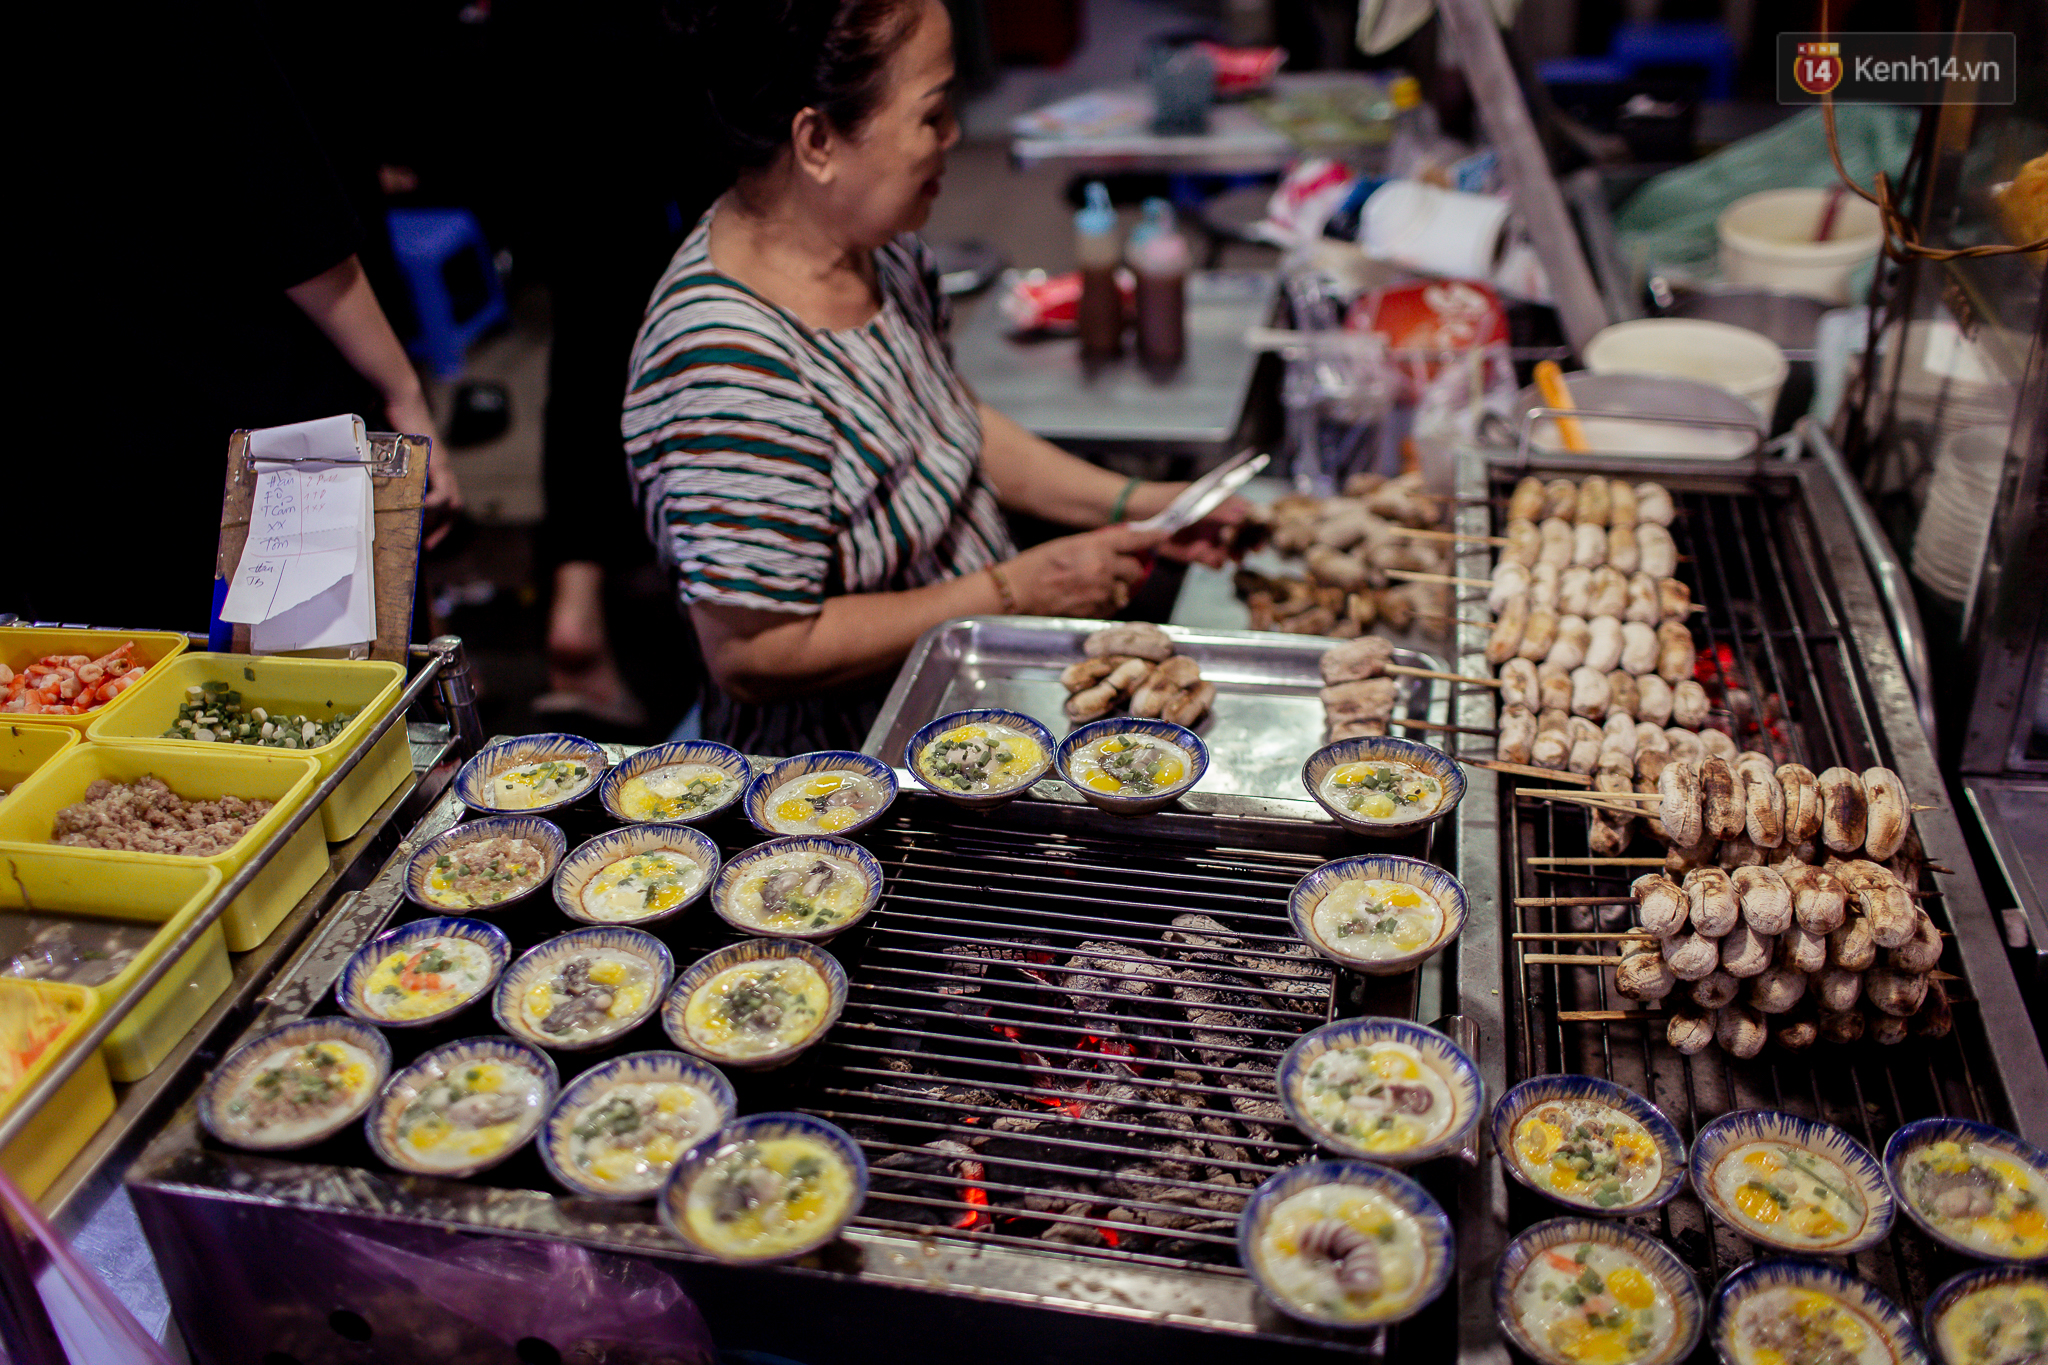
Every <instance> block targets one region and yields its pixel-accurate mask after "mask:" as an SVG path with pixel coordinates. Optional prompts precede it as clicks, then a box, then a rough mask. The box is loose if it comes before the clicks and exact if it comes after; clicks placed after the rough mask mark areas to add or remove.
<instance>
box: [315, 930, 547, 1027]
mask: <svg viewBox="0 0 2048 1365" xmlns="http://www.w3.org/2000/svg"><path fill="white" fill-rule="evenodd" d="M511 960H512V941H511V940H510V939H508V938H506V937H505V931H504V930H502V929H500V928H498V926H497V925H495V924H486V923H485V922H484V921H482V920H480V919H462V918H458V917H456V916H453V915H436V916H434V917H432V918H430V919H417V920H414V921H413V922H412V923H410V924H403V925H400V926H399V927H398V928H396V929H391V930H388V931H386V932H384V933H382V934H379V935H377V937H375V938H373V939H371V940H370V941H369V942H368V943H365V944H364V945H363V946H362V947H360V948H358V949H356V950H355V952H353V953H352V954H350V955H349V959H348V961H347V962H346V963H344V964H343V965H342V968H341V976H340V978H339V979H338V980H336V981H335V983H334V1001H335V1003H336V1004H338V1005H340V1006H341V1008H342V1009H343V1011H344V1012H346V1013H348V1014H349V1015H351V1016H353V1017H355V1018H357V1019H360V1020H362V1021H363V1022H364V1023H366V1024H374V1025H376V1026H377V1027H379V1028H425V1027H427V1026H428V1025H430V1024H438V1023H440V1022H442V1021H443V1020H445V1019H450V1018H453V1017H454V1016H455V1015H457V1014H460V1013H461V1012H462V1011H463V1010H466V1009H468V1008H469V1007H470V1006H471V1005H473V1004H475V1003H476V1002H477V1001H479V1000H482V999H483V998H484V997H486V996H488V995H489V994H490V993H491V987H493V986H495V985H497V983H498V977H499V975H500V974H501V973H502V972H503V971H504V970H505V964H506V963H508V962H510V961H511Z"/></svg>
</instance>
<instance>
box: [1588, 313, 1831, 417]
mask: <svg viewBox="0 0 2048 1365" xmlns="http://www.w3.org/2000/svg"><path fill="white" fill-rule="evenodd" d="M1584 356H1585V361H1586V368H1587V369H1589V370H1591V371H1592V372H1593V373H1595V374H1656V375H1664V376H1666V377H1667V378H1671V379H1694V380H1698V381H1699V382H1700V383H1702V384H1712V385H1713V386H1714V387H1715V388H1717V389H1726V390H1727V391H1728V392H1730V393H1732V394H1734V395H1735V396H1736V397H1738V398H1745V399H1748V400H1749V402H1751V403H1752V404H1754V405H1755V406H1756V410H1757V411H1758V412H1759V413H1761V414H1762V415H1763V419H1764V421H1765V422H1769V421H1770V420H1771V413H1772V411H1773V410H1774V409H1775V408H1776V407H1777V406H1778V390H1779V389H1782V388H1783V387H1785V376H1786V375H1787V374H1788V373H1790V372H1791V368H1792V367H1791V366H1790V365H1789V364H1787V363H1786V360H1785V352H1784V351H1783V350H1781V349H1780V348H1779V346H1778V343H1777V342H1775V341H1772V340H1771V339H1770V338H1769V337H1767V336H1765V335H1764V334H1763V333H1761V332H1752V331H1750V330H1749V329H1748V328H1747V327H1736V326H1732V325H1731V324H1729V323H1725V322H1707V321H1705V320H1703V319H1699V318H1641V319H1638V320H1637V321H1635V322H1617V323H1615V324H1614V325H1613V326H1612V327H1603V328H1601V329H1600V330H1599V331H1598V332H1596V333H1594V334H1593V339H1592V340H1591V341H1589V342H1587V343H1586V349H1585V353H1584Z"/></svg>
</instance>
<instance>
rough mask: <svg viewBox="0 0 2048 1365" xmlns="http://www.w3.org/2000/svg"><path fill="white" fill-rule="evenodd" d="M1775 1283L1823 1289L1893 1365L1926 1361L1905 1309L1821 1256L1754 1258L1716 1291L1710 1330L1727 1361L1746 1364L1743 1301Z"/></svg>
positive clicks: (1718, 1352) (1718, 1351) (1920, 1364)
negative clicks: (1738, 1344)
mask: <svg viewBox="0 0 2048 1365" xmlns="http://www.w3.org/2000/svg"><path fill="white" fill-rule="evenodd" d="M1774 1289H1803V1290H1808V1291H1811V1292H1814V1293H1819V1294H1825V1295H1827V1296H1828V1297H1829V1298H1831V1299H1834V1300H1836V1301H1837V1302H1839V1303H1841V1304H1843V1305H1845V1306H1846V1307H1848V1308H1850V1309H1851V1310H1853V1311H1854V1312H1855V1314H1856V1315H1857V1316H1858V1317H1859V1318H1861V1319H1862V1320H1863V1326H1864V1327H1865V1329H1866V1330H1870V1331H1872V1334H1873V1335H1874V1336H1875V1337H1876V1338H1877V1340H1878V1341H1879V1342H1880V1343H1881V1344H1882V1345H1883V1346H1884V1348H1885V1352H1886V1354H1887V1355H1888V1356H1889V1357H1890V1361H1891V1365H1927V1348H1926V1347H1925V1346H1923V1345H1921V1343H1920V1334H1919V1333H1918V1332H1916V1331H1914V1330H1913V1321H1912V1319H1911V1318H1908V1317H1907V1316H1906V1314H1905V1311H1904V1310H1903V1309H1901V1308H1900V1307H1899V1306H1898V1305H1897V1304H1895V1303H1893V1302H1892V1301H1891V1300H1890V1299H1888V1298H1886V1297H1885V1296H1884V1295H1882V1294H1880V1293H1878V1292H1877V1289H1876V1288H1875V1287H1874V1286H1873V1285H1871V1284H1870V1282H1869V1281H1867V1280H1862V1279H1858V1278H1857V1277H1856V1276H1854V1275H1850V1274H1847V1273H1845V1272H1843V1271H1840V1270H1837V1269H1835V1268H1834V1267H1833V1266H1831V1265H1828V1264H1827V1263H1825V1262H1823V1261H1804V1260H1798V1259H1796V1258H1787V1259H1785V1260H1781V1261H1751V1262H1750V1263H1749V1264H1748V1265H1746V1266H1743V1267H1742V1268H1741V1269H1739V1270H1737V1271H1735V1272H1734V1273H1733V1274H1731V1275H1729V1277H1728V1278H1727V1279H1725V1280H1723V1281H1721V1287H1720V1288H1719V1289H1716V1290H1715V1291H1714V1301H1713V1307H1712V1309H1711V1311H1710V1314H1709V1319H1708V1323H1707V1336H1708V1339H1709V1340H1710V1341H1712V1343H1713V1346H1714V1354H1716V1355H1718V1356H1720V1357H1721V1360H1722V1362H1723V1365H1743V1361H1742V1357H1741V1356H1740V1355H1738V1354H1737V1352H1736V1350H1735V1333H1736V1331H1737V1329H1738V1328H1740V1327H1741V1325H1742V1323H1743V1306H1744V1305H1745V1304H1747V1303H1749V1302H1750V1301H1751V1300H1753V1299H1755V1298H1756V1297H1758V1296H1759V1295H1762V1294H1767V1293H1769V1292H1770V1291H1771V1290H1774Z"/></svg>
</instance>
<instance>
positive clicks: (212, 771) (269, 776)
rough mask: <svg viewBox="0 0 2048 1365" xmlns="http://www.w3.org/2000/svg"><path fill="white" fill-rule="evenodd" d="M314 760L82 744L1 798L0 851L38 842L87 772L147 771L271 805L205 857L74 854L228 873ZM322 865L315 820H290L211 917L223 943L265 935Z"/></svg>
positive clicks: (282, 808)
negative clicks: (266, 859) (260, 863)
mask: <svg viewBox="0 0 2048 1365" xmlns="http://www.w3.org/2000/svg"><path fill="white" fill-rule="evenodd" d="M319 770H320V765H319V764H318V763H315V762H314V761H313V760H312V759H310V758H308V757H306V756H305V755H304V754H295V753H290V752H288V751H284V750H279V749H250V748H245V747H244V746H242V745H238V744H207V745H197V744H194V745H186V746H184V747H181V748H177V749H171V748H165V747H159V748H140V747H137V748H129V747H127V746H124V745H112V744H82V745H80V746H79V747H78V748H76V749H73V750H72V751H71V752H70V753H67V754H63V755H61V756H59V757H57V758H55V759H52V760H51V761H50V762H48V763H46V764H44V765H43V767H42V769H41V771H39V772H37V773H36V775H35V776H34V777H31V778H30V779H29V780H28V781H26V782H24V783H22V784H21V786H20V787H19V788H17V789H16V790H15V791H14V793H13V794H12V795H10V796H9V797H8V798H7V799H6V800H5V801H0V859H4V858H5V857H6V855H7V854H8V853H9V852H12V851H14V850H15V849H22V848H29V849H35V850H47V849H48V848H49V847H50V831H51V829H52V827H53V826H54V825H55V824H56V820H57V812H58V811H60V810H62V809H63V808H64V807H66V806H68V805H70V804H72V803H73V802H75V801H79V800H82V799H84V796H85V789H86V788H87V787H89V786H91V785H92V783H93V781H94V779H96V778H101V777H105V778H110V779H112V780H114V781H116V782H133V781H135V780H136V779H137V778H141V777H150V776H155V777H158V778H161V779H162V780H163V782H164V783H165V785H167V786H168V787H170V789H171V790H172V791H174V792H176V793H177V794H178V795H179V796H182V797H184V798H185V799H186V800H188V801H211V800H217V799H219V798H220V797H223V796H229V795H233V796H239V797H242V798H244V799H245V800H246V799H254V798H257V797H262V798H265V799H267V800H270V801H273V802H275V803H276V804H275V805H273V806H272V807H271V808H270V809H269V810H268V811H266V812H265V813H264V815H263V818H262V819H261V820H258V821H257V822H256V824H255V826H254V827H253V828H251V829H250V831H249V832H248V833H247V834H245V835H243V836H242V837H241V838H240V839H239V840H237V841H236V843H235V845H234V846H233V847H232V848H229V849H227V850H226V851H225V852H222V853H216V854H214V855H213V856H212V857H210V858H183V857H178V856H175V855H173V854H168V853H126V852H120V851H117V850H113V849H103V848H80V849H76V850H75V856H77V857H80V858H87V859H90V860H92V861H93V862H94V863H96V864H98V865H99V866H101V867H102V868H104V869H106V872H105V874H104V875H106V876H107V877H109V878H112V877H114V876H117V875H118V872H117V871H116V870H117V869H122V868H129V867H211V868H213V869H214V870H215V871H216V872H218V873H220V875H221V876H222V877H223V878H226V877H232V876H234V875H235V873H236V872H238V871H239V870H240V869H241V867H242V864H244V863H245V862H247V861H248V860H249V859H250V857H251V856H253V855H254V854H255V852H256V850H257V849H259V848H261V847H262V846H263V843H264V841H265V840H266V839H268V838H269V837H270V836H271V835H272V834H274V833H275V832H276V831H277V828H278V826H280V825H282V824H283V823H284V822H285V819H286V817H287V816H289V815H290V814H291V813H292V811H294V810H296V809H297V808H298V807H299V806H300V805H302V804H304V802H305V800H306V793H308V792H309V791H311V790H312V789H313V783H314V780H315V778H316V776H317V774H318V773H319ZM326 870H327V845H326V844H325V843H324V842H322V840H321V838H320V822H319V821H318V820H308V821H307V822H306V823H305V824H303V825H301V826H299V828H298V832H297V833H295V834H293V835H292V837H291V839H290V840H289V841H287V842H286V844H285V846H284V847H283V848H281V849H279V850H278V852H277V856H276V857H274V858H272V859H271V860H270V865H269V866H267V867H265V868H264V869H263V870H262V871H261V872H259V873H257V874H256V879H255V880H254V881H253V882H251V883H250V884H249V886H248V888H247V889H245V890H244V891H243V892H242V894H241V895H239V896H237V897H235V902H234V904H233V905H230V906H229V907H228V910H227V913H226V914H224V915H222V916H221V918H220V927H221V932H222V933H223V934H224V935H225V936H226V938H227V944H228V951H229V952H231V953H240V952H246V951H248V950H249V949H251V948H254V947H255V946H256V945H257V944H259V943H261V942H263V940H264V939H266V938H268V937H270V931H271V930H272V929H275V928H276V927H277V926H278V923H279V921H281V920H283V919H284V917H285V915H286V914H287V913H289V912H290V910H291V908H292V907H293V906H294V905H297V904H298V902H299V897H301V896H303V895H305V894H306V892H307V891H308V890H310V889H311V888H312V885H313V883H315V882H317V881H319V880H320V874H321V873H323V872H325V871H326Z"/></svg>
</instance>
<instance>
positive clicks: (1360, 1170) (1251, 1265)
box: [1237, 1161, 1457, 1328]
mask: <svg viewBox="0 0 2048 1365" xmlns="http://www.w3.org/2000/svg"><path fill="white" fill-rule="evenodd" d="M1318 1185H1362V1186H1364V1187H1365V1188H1367V1189H1370V1190H1372V1191H1373V1192H1374V1193H1376V1194H1378V1195H1380V1196H1381V1197H1382V1198H1384V1199H1386V1200H1387V1201H1388V1202H1389V1203H1391V1204H1393V1205H1394V1206H1395V1207H1396V1208H1398V1209H1399V1210H1401V1212H1402V1213H1403V1214H1405V1215H1406V1216H1407V1217H1409V1218H1411V1219H1413V1220H1414V1221H1415V1223H1416V1225H1417V1227H1418V1229H1419V1230H1420V1232H1421V1234H1422V1252H1423V1268H1422V1277H1421V1280H1420V1282H1419V1284H1418V1286H1417V1288H1416V1291H1415V1293H1414V1294H1413V1295H1411V1296H1410V1297H1409V1298H1408V1299H1406V1300H1405V1301H1403V1302H1402V1303H1400V1304H1399V1305H1396V1306H1392V1307H1383V1308H1382V1310H1381V1311H1380V1312H1378V1313H1375V1314H1374V1315H1372V1316H1370V1317H1364V1318H1334V1317H1326V1316H1323V1315H1322V1314H1320V1313H1317V1312H1316V1311H1315V1310H1314V1309H1313V1308H1309V1307H1305V1306H1303V1305H1301V1304H1297V1303H1295V1302H1293V1301H1292V1300H1290V1299H1286V1298H1283V1297H1281V1295H1280V1292H1279V1291H1278V1290H1277V1289H1276V1288H1275V1287H1274V1286H1273V1284H1272V1283H1271V1282H1270V1281H1268V1280H1267V1278H1266V1272H1265V1270H1264V1268H1263V1267H1261V1266H1260V1264H1259V1259H1258V1256H1257V1255H1256V1254H1255V1249H1256V1248H1257V1246H1258V1243H1259V1238H1260V1237H1261V1236H1262V1235H1264V1233H1265V1229H1266V1223H1267V1221H1268V1220H1269V1219H1271V1217H1272V1216H1273V1210H1274V1209H1276V1208H1277V1207H1279V1205H1281V1204H1282V1203H1284V1202H1285V1201H1286V1200H1288V1199H1289V1198H1291V1197H1292V1196H1294V1195H1296V1194H1299V1193H1300V1192H1301V1191H1303V1190H1306V1189H1312V1188H1314V1187H1315V1186H1318ZM1237 1259H1238V1262H1239V1264H1241V1265H1242V1266H1244V1268H1245V1271H1246V1273H1247V1274H1249V1275H1250V1276H1251V1277H1252V1283H1254V1284H1256V1285H1257V1286H1258V1287H1259V1292H1260V1293H1261V1294H1264V1295H1265V1296H1266V1298H1267V1299H1268V1300H1269V1301H1270V1302H1271V1303H1272V1304H1273V1306H1274V1307H1275V1308H1278V1309H1279V1310H1280V1311H1281V1312H1283V1313H1285V1314H1287V1316H1289V1317H1291V1318H1298V1319H1300V1320H1301V1321H1303V1322H1307V1323H1313V1324H1315V1325H1316V1326H1318V1327H1342V1328H1362V1327H1379V1326H1383V1325H1385V1324H1387V1323H1390V1322H1399V1321H1401V1320H1402V1319H1404V1318H1410V1317H1413V1316H1415V1314H1417V1313H1419V1312H1421V1311H1422V1310H1423V1309H1424V1308H1426V1307H1428V1306H1429V1305H1430V1303H1431V1302H1432V1301H1434V1300H1435V1298H1436V1297H1437V1295H1439V1294H1441V1293H1443V1292H1444V1287H1445V1286H1446V1285H1448V1284H1450V1282H1451V1269H1452V1267H1453V1265H1454V1264H1455V1263H1456V1261H1457V1243H1456V1238H1454V1237H1453V1236H1452V1233H1451V1220H1450V1219H1448V1218H1446V1217H1445V1216H1444V1211H1443V1209H1442V1207H1441V1206H1439V1205H1438V1204H1437V1202H1436V1200H1434V1199H1432V1198H1430V1197H1429V1192H1428V1191H1427V1190H1425V1189H1423V1188H1422V1186H1420V1185H1418V1184H1416V1183H1415V1182H1414V1181H1413V1180H1410V1179H1409V1178H1408V1177H1407V1176H1405V1175H1401V1174H1399V1173H1398V1172H1395V1171H1390V1170H1388V1169H1386V1168H1385V1167H1384V1166H1373V1165H1369V1164H1367V1163H1366V1162H1363V1161H1311V1162H1309V1163H1307V1164H1306V1165H1302V1166H1290V1167H1288V1168H1287V1169H1286V1170H1284V1171H1281V1172H1279V1173H1278V1174H1276V1175H1273V1176H1271V1177H1269V1178H1268V1179H1267V1181H1266V1183H1265V1184H1263V1185H1261V1186H1259V1188H1258V1189H1257V1190H1256V1191H1254V1192H1253V1194H1252V1197H1251V1198H1250V1199H1248V1200H1246V1201H1245V1206H1244V1212H1243V1213H1242V1214H1240V1215H1239V1216H1238V1220H1237Z"/></svg>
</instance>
